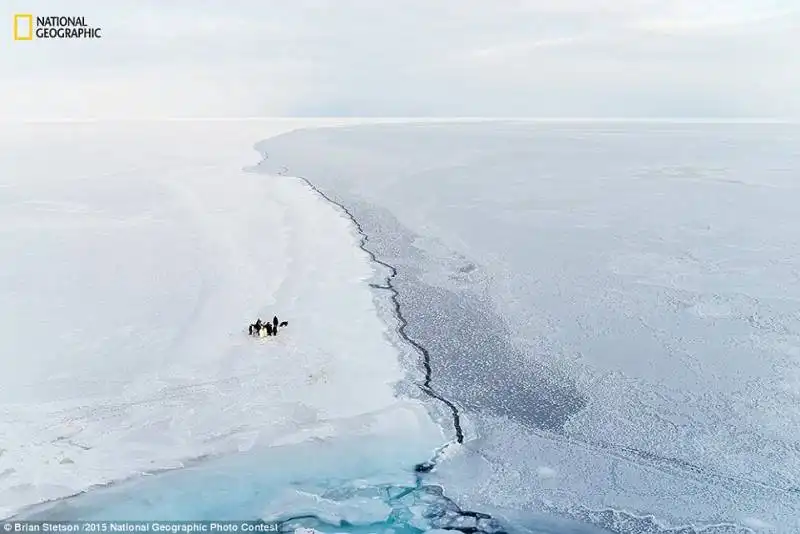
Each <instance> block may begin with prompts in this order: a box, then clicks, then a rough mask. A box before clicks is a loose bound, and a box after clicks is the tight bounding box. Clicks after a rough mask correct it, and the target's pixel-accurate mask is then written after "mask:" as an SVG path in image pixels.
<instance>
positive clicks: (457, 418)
mask: <svg viewBox="0 0 800 534" xmlns="http://www.w3.org/2000/svg"><path fill="white" fill-rule="evenodd" d="M262 157H263V158H264V159H265V160H266V159H269V156H268V155H267V154H266V153H263V152H262ZM287 172H288V169H286V167H282V168H281V172H280V173H279V176H285V174H286V173H287ZM296 178H298V179H300V180H302V181H303V182H304V183H305V184H306V185H307V186H308V187H309V188H311V190H312V191H314V192H315V193H316V194H318V195H319V196H321V197H322V198H324V199H325V200H327V201H328V202H330V203H331V204H333V205H334V206H337V207H338V208H339V209H340V210H342V212H343V213H344V214H345V215H347V217H348V218H349V219H350V221H351V222H352V223H353V226H355V228H356V230H357V231H358V235H359V243H358V248H360V249H361V250H363V251H364V252H366V253H367V255H368V256H369V258H370V260H372V261H373V262H375V263H377V264H378V265H382V266H383V267H386V268H387V269H388V270H389V276H387V277H386V284H385V285H381V284H369V285H370V287H372V288H373V289H382V290H385V291H388V292H389V294H390V297H389V298H390V300H391V302H392V306H393V308H394V314H395V316H396V317H397V320H398V321H399V322H400V326H398V328H397V333H398V334H399V335H400V337H401V339H403V341H405V342H406V343H408V344H409V345H411V346H412V347H414V348H415V349H416V350H417V352H419V353H420V354H421V355H422V366H423V368H424V369H425V379H424V380H423V382H422V384H419V383H417V384H416V385H417V387H419V388H420V390H421V391H422V392H423V393H425V394H426V395H428V396H429V397H431V398H433V399H436V400H438V401H439V402H441V403H443V404H444V405H446V406H447V407H448V408H449V409H450V412H451V413H452V414H453V428H454V429H455V433H456V442H458V443H464V429H463V428H462V426H461V414H460V412H459V410H458V407H457V406H456V405H455V404H454V403H453V402H452V401H450V400H449V399H447V398H445V397H443V396H442V395H441V394H439V393H437V392H436V390H435V389H434V388H433V386H432V385H431V382H432V381H433V370H432V368H431V354H430V352H428V349H426V348H425V347H423V346H422V345H421V344H420V343H419V342H417V341H416V340H414V339H413V338H411V337H410V336H409V335H408V333H407V332H406V327H407V326H408V321H407V320H406V318H405V317H404V316H403V312H402V310H401V309H400V301H399V294H398V292H397V289H396V288H395V287H394V285H393V284H392V280H393V279H394V278H395V277H396V276H397V268H396V267H395V266H394V265H390V264H389V263H386V262H385V261H383V260H380V259H378V257H377V256H375V253H374V252H372V251H371V250H369V249H368V248H367V246H366V245H367V241H369V238H368V237H367V234H366V232H364V228H363V227H362V226H361V223H359V222H358V220H356V218H355V216H354V215H353V214H352V213H351V212H350V210H348V209H347V208H346V207H344V206H343V205H342V204H340V203H339V202H337V201H335V200H333V199H332V198H331V197H329V196H328V195H326V194H325V193H323V192H322V191H321V190H320V189H319V188H318V187H317V186H315V185H314V184H313V183H311V181H310V180H309V179H308V178H305V177H303V176H297V177H296ZM424 471H430V469H425V470H424ZM424 471H423V472H424Z"/></svg>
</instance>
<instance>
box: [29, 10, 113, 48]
mask: <svg viewBox="0 0 800 534" xmlns="http://www.w3.org/2000/svg"><path fill="white" fill-rule="evenodd" d="M101 30H102V28H98V27H96V26H89V25H88V24H86V19H85V18H84V17H34V16H33V15H31V14H28V13H18V14H16V15H14V40H15V41H33V39H34V38H36V39H100V38H101V37H102V35H101Z"/></svg>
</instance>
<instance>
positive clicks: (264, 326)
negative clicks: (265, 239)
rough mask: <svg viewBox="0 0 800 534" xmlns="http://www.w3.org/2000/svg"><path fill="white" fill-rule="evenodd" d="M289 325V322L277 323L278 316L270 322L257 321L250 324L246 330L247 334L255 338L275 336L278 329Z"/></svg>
mask: <svg viewBox="0 0 800 534" xmlns="http://www.w3.org/2000/svg"><path fill="white" fill-rule="evenodd" d="M288 325H289V321H281V322H278V316H277V315H276V316H275V317H273V318H272V322H269V321H267V322H262V321H261V319H258V320H257V321H256V322H255V323H253V324H251V325H250V327H249V328H248V333H249V334H250V335H251V336H255V337H265V336H277V335H278V328H283V327H285V326H288Z"/></svg>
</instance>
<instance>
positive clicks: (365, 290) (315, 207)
mask: <svg viewBox="0 0 800 534" xmlns="http://www.w3.org/2000/svg"><path fill="white" fill-rule="evenodd" d="M302 124H304V123H301V122H298V123H297V124H295V123H291V122H289V121H279V122H258V121H250V122H241V123H225V122H196V123H193V122H176V123H148V122H142V123H83V124H81V123H62V124H17V125H11V124H4V125H3V126H2V130H0V147H1V148H0V429H2V432H0V518H2V517H7V516H10V515H11V514H13V513H14V512H15V511H17V510H19V509H20V508H22V507H24V506H27V505H31V504H34V503H38V502H42V501H44V500H50V499H57V498H61V497H65V496H68V495H71V494H75V493H77V492H80V491H83V490H86V489H87V488H89V487H90V486H93V485H97V484H106V483H109V482H112V481H118V480H121V479H126V478H130V477H134V476H136V475H139V474H141V473H144V472H152V471H157V470H162V469H167V468H175V467H180V466H182V465H183V464H185V463H186V462H187V461H192V460H198V459H203V458H205V457H207V456H209V455H220V454H226V453H232V452H237V451H246V450H251V449H254V448H257V447H260V446H264V445H276V444H290V443H293V442H299V441H301V440H306V439H308V438H311V437H325V436H335V435H338V434H342V433H346V434H348V435H358V434H359V433H361V434H366V435H380V436H384V437H385V436H401V435H403V436H416V438H412V439H417V438H418V439H419V440H422V442H426V441H425V440H427V442H429V443H431V447H434V446H436V445H439V444H440V443H441V442H442V440H443V437H442V435H441V433H440V431H439V429H438V427H437V426H435V425H434V424H433V423H432V422H431V420H430V419H429V417H428V415H427V412H426V411H425V410H424V409H423V408H422V407H421V405H419V404H417V403H414V402H411V401H400V400H398V398H396V396H395V394H394V390H393V384H394V383H395V382H397V381H398V380H400V379H402V378H403V371H402V369H401V367H400V363H399V361H398V356H399V355H398V349H397V348H396V347H395V345H394V344H393V343H392V339H391V333H390V332H389V328H388V327H387V325H386V323H385V321H384V320H382V318H381V317H380V316H379V313H378V312H379V310H378V304H377V302H376V299H375V296H374V294H373V292H372V290H371V289H370V288H369V287H368V283H367V281H370V280H372V279H373V277H375V276H376V271H375V266H374V265H373V264H371V263H370V262H369V258H368V256H367V254H366V253H364V252H363V251H361V250H360V249H359V248H358V247H357V235H356V234H355V231H354V228H353V226H352V224H351V222H350V221H349V220H348V219H347V218H346V217H345V216H344V215H343V214H342V213H341V212H340V211H339V210H338V209H337V208H336V207H335V206H333V205H332V204H330V203H328V202H326V201H324V200H322V199H321V198H320V197H319V196H317V195H316V194H315V193H313V192H312V191H311V190H310V189H309V188H308V187H307V186H306V185H305V184H303V183H302V182H301V181H299V180H296V179H292V178H288V177H270V176H265V175H263V174H255V173H250V172H245V171H244V170H243V167H245V166H248V165H253V164H255V163H257V161H258V159H259V157H258V154H257V153H256V152H255V151H254V150H253V148H252V147H253V144H254V143H255V142H256V141H257V140H259V139H263V138H265V137H269V136H271V135H275V134H277V133H279V132H280V131H285V130H287V129H289V128H292V127H296V126H298V125H302ZM306 124H307V123H306ZM273 314H277V315H278V316H279V318H280V319H282V320H283V319H286V320H288V321H289V326H288V327H287V328H286V329H285V330H282V331H281V334H280V335H279V336H278V337H277V338H265V339H261V340H257V339H252V338H250V337H248V336H247V335H246V328H247V325H248V324H249V323H250V322H253V321H254V320H255V319H256V317H257V316H261V317H262V318H264V319H268V318H271V317H272V316H273ZM423 459H424V458H421V459H420V460H423Z"/></svg>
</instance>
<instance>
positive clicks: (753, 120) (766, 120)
mask: <svg viewBox="0 0 800 534" xmlns="http://www.w3.org/2000/svg"><path fill="white" fill-rule="evenodd" d="M239 121H241V122H248V121H276V122H279V121H344V122H352V121H382V122H405V121H425V122H463V121H484V122H485V121H495V122H522V121H525V122H561V123H570V122H571V123H578V122H584V123H587V122H595V123H602V122H606V123H609V122H618V123H672V124H690V123H693V124H796V123H800V118H788V117H481V116H463V117H434V116H417V117H413V116H409V117H391V116H388V117H378V116H366V117H333V116H321V117H274V116H244V117H169V116H165V117H49V118H4V119H0V123H21V124H42V123H106V122H239Z"/></svg>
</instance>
